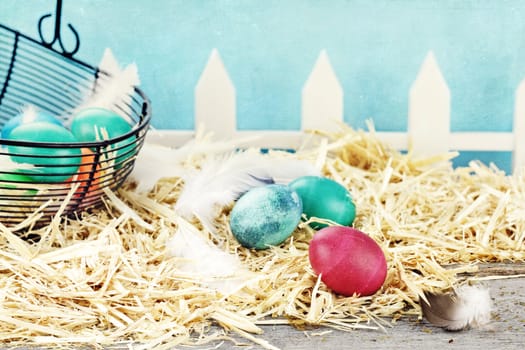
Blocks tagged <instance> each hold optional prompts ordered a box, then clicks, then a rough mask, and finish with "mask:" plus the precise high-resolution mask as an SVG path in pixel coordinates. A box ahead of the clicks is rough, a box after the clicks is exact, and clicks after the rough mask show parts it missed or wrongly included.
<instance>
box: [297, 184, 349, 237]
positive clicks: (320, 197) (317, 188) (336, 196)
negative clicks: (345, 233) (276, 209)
mask: <svg viewBox="0 0 525 350" xmlns="http://www.w3.org/2000/svg"><path fill="white" fill-rule="evenodd" d="M289 186H290V187H291V188H292V189H293V190H294V191H296V192H297V194H298V195H299V197H301V201H302V203H303V213H304V214H305V215H306V218H307V219H309V218H311V217H316V218H320V219H328V220H330V221H333V222H335V223H337V224H339V225H342V226H350V225H352V223H353V222H354V219H355V214H356V208H355V204H354V201H353V199H352V196H351V195H350V192H349V191H348V190H347V189H346V188H345V187H344V186H343V185H341V184H340V183H338V182H336V181H334V180H332V179H329V178H326V177H321V176H302V177H299V178H297V179H295V180H294V181H292V182H291V183H290V184H289ZM310 226H311V227H312V228H314V229H320V228H324V227H326V226H327V225H325V224H321V223H317V222H312V223H311V224H310Z"/></svg>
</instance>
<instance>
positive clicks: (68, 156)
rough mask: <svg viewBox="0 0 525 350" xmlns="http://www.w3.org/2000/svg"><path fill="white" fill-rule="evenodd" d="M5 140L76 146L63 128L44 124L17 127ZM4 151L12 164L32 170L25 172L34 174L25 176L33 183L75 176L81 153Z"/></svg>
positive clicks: (66, 149) (18, 148)
mask: <svg viewBox="0 0 525 350" xmlns="http://www.w3.org/2000/svg"><path fill="white" fill-rule="evenodd" d="M9 139H10V140H18V141H30V142H49V143H59V144H60V143H63V144H66V145H71V144H74V143H76V142H78V141H77V140H76V139H75V137H74V136H73V134H71V132H69V130H67V129H66V128H64V127H63V126H60V125H56V124H51V123H47V122H34V123H29V124H21V125H20V126H18V127H16V128H15V129H13V131H11V133H10V134H9ZM7 150H8V152H9V153H10V154H11V159H12V160H13V161H14V162H17V163H27V164H32V165H34V166H35V167H36V168H35V169H31V170H28V172H29V171H31V172H32V173H34V175H33V174H31V175H28V176H29V177H31V178H32V179H33V180H34V181H37V182H62V181H65V180H67V179H68V178H70V177H71V175H72V174H75V173H76V171H77V169H78V166H79V164H80V163H81V158H80V156H81V151H80V149H79V148H78V147H63V148H62V147H58V148H44V147H37V146H34V147H33V146H18V145H17V146H14V145H8V146H7Z"/></svg>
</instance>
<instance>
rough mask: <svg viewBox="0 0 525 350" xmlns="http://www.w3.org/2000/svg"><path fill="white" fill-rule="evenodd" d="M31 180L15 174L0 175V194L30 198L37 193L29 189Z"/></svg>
mask: <svg viewBox="0 0 525 350" xmlns="http://www.w3.org/2000/svg"><path fill="white" fill-rule="evenodd" d="M32 182H33V179H32V178H30V177H29V176H26V175H22V174H17V173H0V192H1V193H2V194H7V195H21V196H32V195H34V194H36V193H37V192H38V191H37V190H36V189H33V188H31V183H32Z"/></svg>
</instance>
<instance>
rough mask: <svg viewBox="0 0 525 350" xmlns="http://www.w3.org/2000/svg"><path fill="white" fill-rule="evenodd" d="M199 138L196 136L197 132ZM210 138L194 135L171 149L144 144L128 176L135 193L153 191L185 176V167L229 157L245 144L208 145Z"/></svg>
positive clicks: (241, 140) (224, 143) (242, 140)
mask: <svg viewBox="0 0 525 350" xmlns="http://www.w3.org/2000/svg"><path fill="white" fill-rule="evenodd" d="M197 133H198V134H199V132H197ZM208 136H209V135H197V137H195V138H194V139H192V140H190V141H188V142H187V143H186V144H184V145H183V146H181V147H178V148H173V147H168V146H164V145H160V144H155V143H152V142H148V141H147V140H146V142H145V143H144V145H143V147H142V149H141V151H140V153H139V155H138V156H137V159H136V161H135V165H134V168H133V172H132V173H131V179H133V180H134V181H135V182H136V183H137V192H147V191H150V190H151V189H153V187H154V186H155V184H156V183H157V182H158V181H159V180H160V179H162V178H169V177H181V176H183V175H184V174H186V173H187V168H186V167H185V164H188V163H191V162H193V161H196V162H201V161H203V160H204V161H205V159H207V158H209V157H215V156H216V155H217V154H223V153H231V152H233V151H234V150H235V149H236V148H237V147H239V146H240V145H241V144H243V143H244V142H245V141H247V140H244V139H238V140H230V141H220V142H219V141H210V139H209V137H208Z"/></svg>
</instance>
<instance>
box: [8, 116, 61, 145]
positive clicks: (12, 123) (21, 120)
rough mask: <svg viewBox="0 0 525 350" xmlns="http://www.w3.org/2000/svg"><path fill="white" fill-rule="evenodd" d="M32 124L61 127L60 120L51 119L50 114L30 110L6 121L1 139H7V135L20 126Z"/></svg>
mask: <svg viewBox="0 0 525 350" xmlns="http://www.w3.org/2000/svg"><path fill="white" fill-rule="evenodd" d="M34 122H46V123H51V124H56V125H62V123H61V122H60V120H58V119H57V118H55V117H53V116H52V115H51V114H49V113H46V112H42V111H36V110H30V111H26V112H24V113H22V114H19V115H17V116H16V117H14V118H11V119H9V120H8V121H7V123H5V124H4V126H3V127H2V132H1V138H3V139H8V138H9V135H10V134H11V132H12V131H13V129H15V128H16V127H18V126H20V125H22V124H28V123H34Z"/></svg>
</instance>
